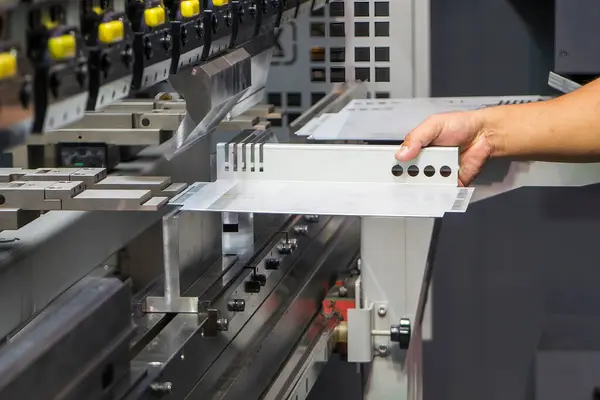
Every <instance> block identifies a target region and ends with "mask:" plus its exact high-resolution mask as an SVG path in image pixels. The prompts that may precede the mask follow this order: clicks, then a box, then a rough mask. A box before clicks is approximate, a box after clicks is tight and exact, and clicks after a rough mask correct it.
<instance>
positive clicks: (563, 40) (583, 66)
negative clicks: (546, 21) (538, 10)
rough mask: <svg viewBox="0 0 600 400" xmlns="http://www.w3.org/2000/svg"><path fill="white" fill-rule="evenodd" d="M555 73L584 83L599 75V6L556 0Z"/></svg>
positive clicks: (591, 1) (584, 1) (588, 1)
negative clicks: (597, 39) (596, 40)
mask: <svg viewBox="0 0 600 400" xmlns="http://www.w3.org/2000/svg"><path fill="white" fill-rule="evenodd" d="M555 7H556V9H555V22H556V23H555V29H556V32H555V52H554V63H555V68H554V70H555V72H557V73H559V74H561V75H565V76H568V77H571V78H573V79H574V80H577V81H578V82H582V83H584V82H585V81H588V80H590V79H593V78H594V77H596V76H598V75H600V51H599V50H598V48H597V46H596V43H595V40H592V39H591V38H593V37H595V35H596V33H597V28H598V19H599V18H600V3H598V2H597V1H594V0H556V3H555Z"/></svg>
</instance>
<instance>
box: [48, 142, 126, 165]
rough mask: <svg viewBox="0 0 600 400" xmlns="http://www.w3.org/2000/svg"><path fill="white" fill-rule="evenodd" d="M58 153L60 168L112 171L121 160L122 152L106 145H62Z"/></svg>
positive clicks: (115, 147)
mask: <svg viewBox="0 0 600 400" xmlns="http://www.w3.org/2000/svg"><path fill="white" fill-rule="evenodd" d="M57 151H58V157H57V158H58V161H59V166H60V167H69V168H71V167H72V168H107V169H109V170H112V169H113V168H114V167H115V166H116V165H117V164H118V162H119V161H120V160H121V157H120V155H121V154H120V153H121V150H120V149H119V148H118V147H117V146H113V145H107V144H105V143H85V144H82V143H62V144H61V145H60V146H58V149H57Z"/></svg>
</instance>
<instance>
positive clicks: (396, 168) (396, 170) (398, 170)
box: [392, 164, 404, 176]
mask: <svg viewBox="0 0 600 400" xmlns="http://www.w3.org/2000/svg"><path fill="white" fill-rule="evenodd" d="M403 173H404V168H402V166H401V165H398V164H396V165H394V166H393V167H392V175H394V176H402V174H403Z"/></svg>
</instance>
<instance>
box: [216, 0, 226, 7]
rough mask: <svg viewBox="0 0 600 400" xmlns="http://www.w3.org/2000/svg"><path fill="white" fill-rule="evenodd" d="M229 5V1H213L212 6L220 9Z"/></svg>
mask: <svg viewBox="0 0 600 400" xmlns="http://www.w3.org/2000/svg"><path fill="white" fill-rule="evenodd" d="M227 4H229V0H213V6H217V7H221V6H226V5H227Z"/></svg>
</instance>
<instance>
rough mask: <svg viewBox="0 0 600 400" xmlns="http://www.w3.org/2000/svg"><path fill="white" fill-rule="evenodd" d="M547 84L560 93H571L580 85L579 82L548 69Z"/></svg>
mask: <svg viewBox="0 0 600 400" xmlns="http://www.w3.org/2000/svg"><path fill="white" fill-rule="evenodd" d="M548 86H550V87H551V88H553V89H556V90H558V91H559V92H561V93H571V92H573V91H575V90H577V89H579V88H580V87H581V85H580V84H579V83H577V82H574V81H572V80H570V79H568V78H565V77H564V76H561V75H559V74H557V73H555V72H552V71H550V74H549V75H548Z"/></svg>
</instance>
